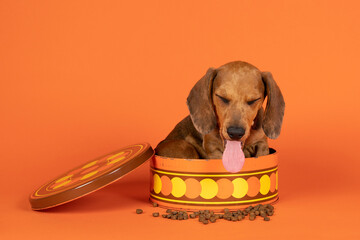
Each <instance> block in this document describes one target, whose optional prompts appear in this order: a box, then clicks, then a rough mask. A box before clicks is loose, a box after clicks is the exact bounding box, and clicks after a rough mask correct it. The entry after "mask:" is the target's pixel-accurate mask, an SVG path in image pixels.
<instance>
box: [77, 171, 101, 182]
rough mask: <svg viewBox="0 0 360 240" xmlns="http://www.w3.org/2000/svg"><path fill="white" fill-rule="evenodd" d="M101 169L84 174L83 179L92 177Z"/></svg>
mask: <svg viewBox="0 0 360 240" xmlns="http://www.w3.org/2000/svg"><path fill="white" fill-rule="evenodd" d="M98 172H99V171H92V172H89V173H88V174H86V175H84V176H83V177H82V178H81V180H84V179H87V178H89V177H92V176H94V175H95V174H97V173H98Z"/></svg>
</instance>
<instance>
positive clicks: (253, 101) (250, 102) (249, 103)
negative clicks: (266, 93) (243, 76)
mask: <svg viewBox="0 0 360 240" xmlns="http://www.w3.org/2000/svg"><path fill="white" fill-rule="evenodd" d="M260 99H261V97H259V98H257V99H254V100H251V101H248V102H247V104H248V105H253V104H254V103H255V102H256V101H257V100H260Z"/></svg>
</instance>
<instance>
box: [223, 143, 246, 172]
mask: <svg viewBox="0 0 360 240" xmlns="http://www.w3.org/2000/svg"><path fill="white" fill-rule="evenodd" d="M222 162H223V165H224V167H225V169H226V170H227V171H229V172H232V173H235V172H239V171H240V170H241V169H242V167H243V165H244V162H245V155H244V153H243V151H242V149H241V142H240V141H226V146H225V151H224V153H223V157H222Z"/></svg>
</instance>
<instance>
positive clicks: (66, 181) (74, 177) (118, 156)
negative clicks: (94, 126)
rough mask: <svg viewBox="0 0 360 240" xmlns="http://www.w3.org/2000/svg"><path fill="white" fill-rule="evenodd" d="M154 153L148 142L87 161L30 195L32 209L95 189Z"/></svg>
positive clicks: (41, 207) (48, 206)
mask: <svg viewBox="0 0 360 240" xmlns="http://www.w3.org/2000/svg"><path fill="white" fill-rule="evenodd" d="M153 156H154V150H153V149H152V148H151V146H150V144H149V143H140V144H134V145H130V146H127V147H124V148H121V149H119V150H117V151H115V152H112V153H109V154H106V155H104V156H102V157H98V158H96V159H94V160H91V161H88V162H86V163H84V164H82V165H80V166H78V167H76V168H74V169H72V170H70V171H67V172H66V173H64V174H62V175H61V176H59V177H57V178H55V179H53V180H51V181H50V182H48V183H46V184H44V185H43V186H41V187H40V188H38V189H37V190H36V191H34V192H33V193H32V194H31V195H30V199H29V200H30V205H31V208H32V209H33V210H43V209H48V208H52V207H55V206H58V205H62V204H64V203H67V202H70V201H73V200H75V199H77V198H80V197H83V196H85V195H87V194H90V193H92V192H95V191H96V190H99V189H101V188H103V187H105V186H107V185H109V184H111V183H113V182H115V181H117V180H119V179H120V178H122V177H123V176H124V175H126V174H127V173H129V172H131V171H132V170H134V169H136V168H137V167H139V166H140V165H142V164H143V163H145V162H146V161H147V160H149V159H150V158H152V157H153Z"/></svg>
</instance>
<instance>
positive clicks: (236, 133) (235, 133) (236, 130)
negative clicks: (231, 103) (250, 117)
mask: <svg viewBox="0 0 360 240" xmlns="http://www.w3.org/2000/svg"><path fill="white" fill-rule="evenodd" d="M227 133H228V135H229V137H230V138H231V139H232V140H239V139H240V138H242V136H244V134H245V129H244V128H242V127H228V129H227Z"/></svg>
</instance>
